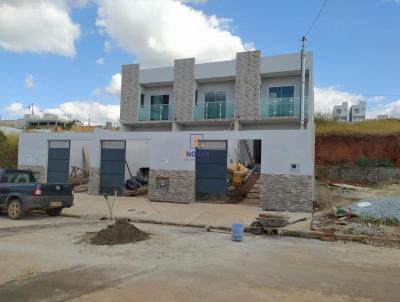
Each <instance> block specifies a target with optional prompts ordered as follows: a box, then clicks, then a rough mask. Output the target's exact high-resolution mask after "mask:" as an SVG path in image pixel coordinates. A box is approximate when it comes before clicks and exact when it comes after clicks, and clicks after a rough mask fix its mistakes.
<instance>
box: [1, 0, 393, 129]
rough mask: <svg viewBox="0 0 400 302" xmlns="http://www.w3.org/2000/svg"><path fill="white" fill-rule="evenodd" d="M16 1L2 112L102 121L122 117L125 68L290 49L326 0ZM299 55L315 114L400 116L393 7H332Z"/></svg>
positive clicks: (369, 1) (362, 1) (350, 1)
mask: <svg viewBox="0 0 400 302" xmlns="http://www.w3.org/2000/svg"><path fill="white" fill-rule="evenodd" d="M17 2H18V4H16V1H11V0H3V1H1V3H0V62H1V65H0V66H1V69H0V83H1V85H0V113H1V117H2V118H3V119H6V118H15V117H20V116H21V114H22V113H24V112H25V111H26V107H27V106H28V105H29V104H31V103H34V104H36V106H37V107H38V108H37V112H40V113H42V112H53V113H58V114H62V115H66V114H71V115H72V116H73V117H76V118H79V119H81V120H86V118H87V116H88V115H89V114H91V116H92V119H94V120H95V121H97V122H104V121H105V120H116V119H118V112H119V109H118V105H119V85H120V77H119V74H118V73H119V72H120V70H121V65H122V64H127V63H132V62H136V61H139V62H141V63H143V64H142V65H144V66H152V65H170V64H172V59H173V58H176V57H184V56H187V57H191V56H196V58H197V60H198V61H209V60H216V59H230V58H232V57H233V56H234V54H235V52H236V51H240V50H243V49H248V48H251V47H254V48H256V49H259V50H261V52H262V54H263V55H274V54H282V53H290V52H297V51H298V50H299V48H300V38H301V36H302V35H303V34H304V33H305V31H306V30H307V28H308V27H309V26H310V24H311V23H312V20H313V19H314V18H315V16H316V15H317V13H318V11H319V9H320V8H321V6H322V4H323V2H324V0H303V1H297V0H279V1H278V0H247V1H239V0H235V1H233V0H208V1H205V0H192V1H190V0H180V1H178V0H151V1H149V0H114V1H111V0H98V1H90V0H42V1H41V2H40V1H36V0H32V1H28V0H21V1H17ZM22 20H24V21H25V20H30V21H29V22H21V21H22ZM105 44H108V45H109V46H106V45H105ZM307 49H308V50H311V51H313V52H314V72H315V87H316V90H315V95H316V107H317V108H318V109H319V110H322V111H327V110H329V109H330V108H331V107H332V105H333V104H335V103H338V102H341V101H350V102H353V103H356V102H358V101H359V100H364V99H365V100H367V104H368V105H367V107H368V112H369V116H370V117H373V116H375V115H376V114H379V113H386V114H391V115H395V116H398V117H400V85H399V83H400V73H399V70H400V59H399V54H400V1H398V0H328V2H327V4H326V6H325V8H324V10H323V12H322V14H321V16H320V18H319V19H318V21H317V23H316V24H315V26H314V27H313V28H312V30H311V32H310V34H309V35H308V43H307ZM96 61H97V62H96ZM99 63H102V64H99Z"/></svg>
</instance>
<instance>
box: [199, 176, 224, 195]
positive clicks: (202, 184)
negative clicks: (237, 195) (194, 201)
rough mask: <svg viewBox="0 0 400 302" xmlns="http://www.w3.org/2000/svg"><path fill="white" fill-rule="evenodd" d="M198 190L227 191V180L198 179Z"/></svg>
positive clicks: (210, 191)
mask: <svg viewBox="0 0 400 302" xmlns="http://www.w3.org/2000/svg"><path fill="white" fill-rule="evenodd" d="M196 191H197V192H199V193H225V191H226V180H224V179H204V178H202V179H197V180H196Z"/></svg>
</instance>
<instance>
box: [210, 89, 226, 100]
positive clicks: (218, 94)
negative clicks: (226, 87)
mask: <svg viewBox="0 0 400 302" xmlns="http://www.w3.org/2000/svg"><path fill="white" fill-rule="evenodd" d="M205 102H206V103H212V102H226V92H225V91H211V92H206V93H205Z"/></svg>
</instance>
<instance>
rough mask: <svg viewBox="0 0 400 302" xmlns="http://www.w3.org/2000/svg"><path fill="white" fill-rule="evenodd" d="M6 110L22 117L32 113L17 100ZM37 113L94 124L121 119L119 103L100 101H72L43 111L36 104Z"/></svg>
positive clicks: (10, 113) (13, 115) (14, 115)
mask: <svg viewBox="0 0 400 302" xmlns="http://www.w3.org/2000/svg"><path fill="white" fill-rule="evenodd" d="M5 110H6V112H7V113H8V114H9V115H10V116H12V117H22V116H23V115H24V114H25V113H30V112H29V110H28V108H27V107H25V106H24V105H23V104H22V103H19V102H15V103H12V104H10V105H8V106H7V107H6V108H5ZM34 111H35V114H37V115H39V116H41V115H43V113H53V114H57V115H58V116H59V117H63V118H69V116H70V115H71V117H72V118H73V119H78V120H80V121H82V122H84V123H87V122H88V120H89V115H90V120H91V123H92V124H104V123H105V122H106V121H112V122H116V121H118V120H119V105H103V104H100V103H98V102H89V101H84V102H81V101H71V102H65V103H62V104H60V105H58V106H57V107H54V108H46V109H44V110H43V111H41V110H40V109H39V108H37V107H36V106H35V110H34Z"/></svg>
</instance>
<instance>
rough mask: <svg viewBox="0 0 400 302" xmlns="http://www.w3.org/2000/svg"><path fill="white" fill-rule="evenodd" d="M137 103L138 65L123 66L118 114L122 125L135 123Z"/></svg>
mask: <svg viewBox="0 0 400 302" xmlns="http://www.w3.org/2000/svg"><path fill="white" fill-rule="evenodd" d="M139 102H140V87H139V64H130V65H123V66H122V83H121V112H120V118H121V121H122V122H123V123H133V122H136V121H137V115H138V104H139Z"/></svg>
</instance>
